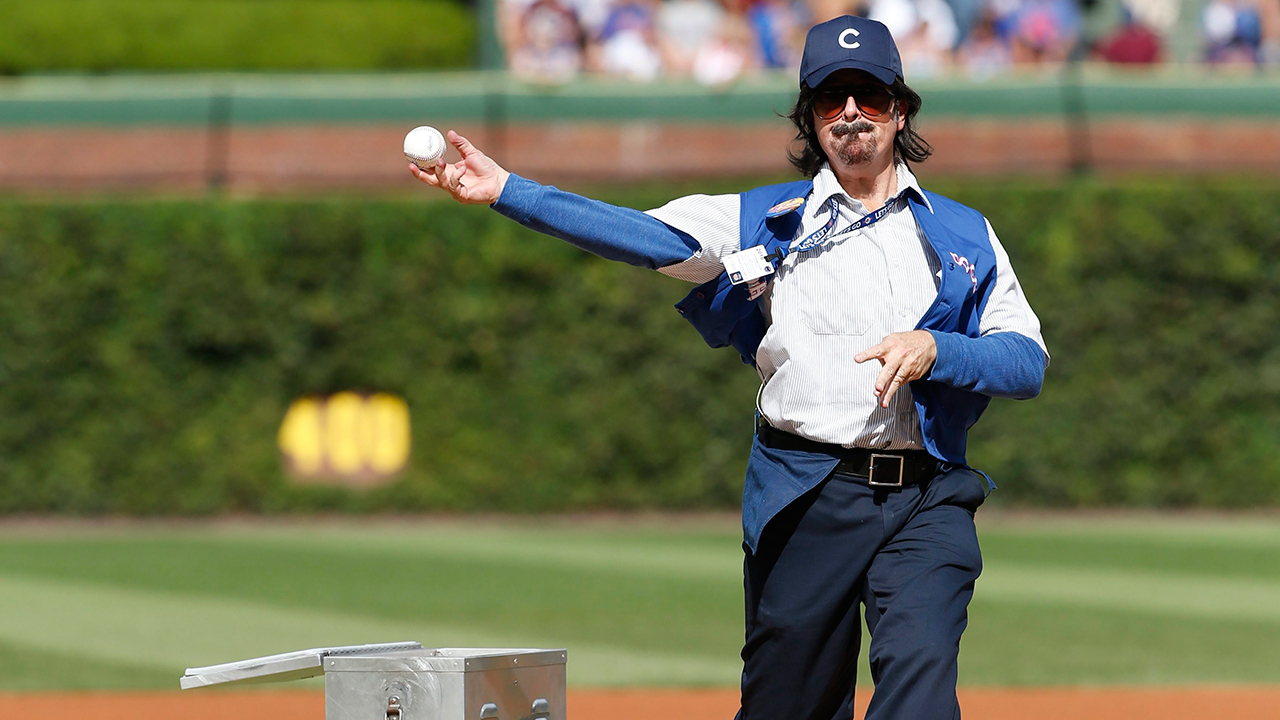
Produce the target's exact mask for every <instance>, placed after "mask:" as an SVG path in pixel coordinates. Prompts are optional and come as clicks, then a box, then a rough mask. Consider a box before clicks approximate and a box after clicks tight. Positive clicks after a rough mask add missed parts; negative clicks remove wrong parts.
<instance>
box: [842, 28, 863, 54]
mask: <svg viewBox="0 0 1280 720" xmlns="http://www.w3.org/2000/svg"><path fill="white" fill-rule="evenodd" d="M860 34H861V33H859V32H858V31H857V30H854V29H853V28H849V29H847V30H845V31H844V32H842V33H840V47H842V48H849V49H850V50H853V49H854V48H856V47H858V46H859V45H861V44H862V43H859V42H858V41H857V40H854V41H853V43H852V44H850V43H849V41H847V40H845V38H846V37H848V36H849V35H853V36H854V37H858V35H860Z"/></svg>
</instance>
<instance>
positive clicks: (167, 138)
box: [0, 69, 1280, 190]
mask: <svg viewBox="0 0 1280 720" xmlns="http://www.w3.org/2000/svg"><path fill="white" fill-rule="evenodd" d="M1174 70H1177V69H1174ZM918 89H919V90H920V92H921V94H922V96H923V97H924V98H925V109H924V110H923V111H922V114H921V128H922V131H923V132H924V133H925V135H926V137H927V138H928V139H929V140H930V141H931V142H932V143H933V144H934V145H935V147H936V149H937V151H938V152H937V154H936V156H935V158H934V159H933V160H931V161H930V164H929V166H928V170H929V172H930V173H932V174H934V175H940V176H975V175H976V176H992V175H1007V174H1017V175H1042V174H1051V175H1052V174H1064V173H1070V172H1077V171H1087V170H1097V171H1100V172H1104V173H1108V174H1110V173H1130V172H1149V173H1161V174H1163V173H1170V172H1172V173H1189V174H1201V173H1218V174H1225V173H1235V172H1244V173H1247V174H1252V175H1258V174H1274V173H1277V172H1280V77H1274V76H1271V77H1255V76H1247V77H1242V76H1227V77H1221V76H1204V75H1196V74H1194V73H1192V72H1191V71H1189V70H1187V71H1184V72H1173V71H1165V72H1163V73H1161V74H1143V75H1130V74H1116V73H1114V72H1104V71H1101V70H1097V69H1092V70H1090V69H1086V70H1083V71H1081V73H1080V74H1078V75H1076V74H1072V75H1039V76H1025V77H1014V78H1010V79H1002V80H1001V81H1000V82H999V83H994V82H993V83H989V84H988V83H972V82H957V81H951V80H935V81H925V82H921V83H919V84H918ZM793 99H794V81H793V79H792V78H790V77H786V76H769V77H765V78H761V79H754V80H750V81H744V82H742V83H739V84H737V85H734V86H732V87H730V88H721V89H708V88H705V87H702V86H698V85H693V84H682V83H662V84H654V85H642V86H637V85H622V84H617V83H608V82H604V81H599V80H595V81H583V82H579V83H574V84H573V85H570V86H564V87H534V86H528V85H523V84H519V83H516V82H515V81H513V80H511V79H510V78H508V77H506V76H504V75H500V74H485V73H460V74H434V75H382V74H379V75H340V76H314V75H299V76H234V75H233V76H184V77H172V76H170V77H103V78H87V77H67V78H25V79H15V80H9V81H5V82H3V83H0V187H6V188H11V189H30V188H37V189H39V188H46V189H91V190H101V189H108V190H132V189H151V190H154V189H169V190H171V189H188V190H192V189H199V188H202V187H207V186H227V187H231V188H237V189H252V190H289V189H313V188H330V189H331V188H394V187H404V186H405V183H406V179H407V174H406V173H405V168H404V162H403V161H402V159H401V158H400V155H399V152H398V151H399V148H400V144H401V138H402V137H403V133H404V132H405V131H406V130H407V129H408V128H410V127H412V126H414V125H418V124H434V125H438V126H441V127H453V128H457V129H460V130H462V131H463V132H465V133H467V134H468V135H469V136H470V137H471V138H472V139H473V140H474V141H475V142H476V143H477V145H480V146H481V147H482V148H485V149H486V150H487V151H489V152H490V153H491V154H493V155H494V156H495V157H497V158H499V159H500V160H501V161H502V162H504V164H505V165H507V166H508V167H509V168H510V169H512V170H514V171H515V172H519V173H523V174H527V175H531V176H533V177H537V178H540V179H546V180H550V181H556V182H561V181H566V180H568V181H573V180H598V179H628V180H634V179H644V178H654V179H661V178H669V177H672V176H680V177H701V176H714V175H744V174H775V173H783V172H786V171H787V170H788V166H787V163H786V160H785V148H786V147H787V144H788V142H789V141H790V140H791V137H792V132H791V130H790V127H789V124H788V123H787V122H786V121H785V120H784V119H782V118H781V117H780V116H779V115H780V114H781V113H785V112H786V111H787V109H788V107H789V104H790V102H791V101H792V100H793ZM744 149H745V150H744Z"/></svg>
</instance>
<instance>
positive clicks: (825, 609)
mask: <svg viewBox="0 0 1280 720" xmlns="http://www.w3.org/2000/svg"><path fill="white" fill-rule="evenodd" d="M984 497H985V485H984V484H983V482H982V480H981V476H979V475H978V474H976V473H974V472H973V471H971V470H966V469H963V468H954V469H950V468H949V466H948V470H947V471H944V472H940V473H939V474H938V475H937V476H935V477H934V478H933V479H932V480H931V481H929V482H927V483H924V484H922V485H917V486H913V487H908V488H904V489H902V490H895V491H888V490H883V489H875V488H871V487H868V486H867V485H866V484H864V483H862V482H859V481H858V480H857V479H855V478H850V477H847V476H842V475H838V474H836V475H832V476H831V477H829V478H827V479H826V480H824V481H823V482H822V484H820V485H819V486H818V487H816V488H814V489H813V490H812V491H810V492H809V493H808V494H806V495H804V496H803V497H801V498H800V499H798V500H796V501H795V502H793V503H792V504H791V505H789V506H788V507H787V508H786V509H784V510H783V511H782V512H781V513H779V514H778V515H777V516H776V517H775V518H774V519H773V520H771V521H770V522H769V525H768V526H767V527H766V528H765V530H764V534H763V535H762V536H761V539H760V543H759V547H758V549H757V551H756V552H755V553H754V554H752V553H748V554H747V558H746V562H745V582H744V585H745V589H746V621H747V637H746V644H745V645H744V646H743V649H742V660H743V672H742V709H741V710H740V711H739V713H738V720H850V719H851V718H853V716H854V710H853V694H854V683H855V680H856V677H857V676H856V665H857V661H858V651H859V646H860V641H861V634H862V630H861V623H860V622H859V618H858V612H859V608H860V607H865V608H866V621H867V629H868V630H869V631H870V633H871V649H870V655H871V657H870V663H871V677H872V679H873V680H874V682H875V692H874V693H873V695H872V697H871V705H870V707H869V708H868V710H867V716H866V717H867V720H891V719H892V720H953V718H959V717H960V705H959V703H958V702H957V700H956V660H957V656H958V655H959V652H960V634H961V633H963V632H964V628H965V625H966V623H967V621H968V611H967V608H968V605H969V600H970V598H972V597H973V585H974V581H975V580H977V578H978V574H979V573H980V572H982V554H981V552H980V551H979V549H978V537H977V533H976V531H975V529H974V524H973V514H974V511H975V510H976V509H977V508H978V506H979V505H981V504H982V501H983V499H984Z"/></svg>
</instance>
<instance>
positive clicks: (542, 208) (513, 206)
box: [492, 173, 701, 269]
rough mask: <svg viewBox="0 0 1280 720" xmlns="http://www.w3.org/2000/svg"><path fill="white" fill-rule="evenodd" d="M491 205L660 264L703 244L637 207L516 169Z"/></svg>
mask: <svg viewBox="0 0 1280 720" xmlns="http://www.w3.org/2000/svg"><path fill="white" fill-rule="evenodd" d="M492 207H493V209H494V210H497V211H498V212H499V213H501V214H502V215H504V216H506V217H509V218H511V219H512V220H515V221H516V222H518V223H520V224H521V225H524V226H525V227H527V228H529V229H531V230H537V231H538V232H540V233H546V234H547V235H550V236H552V237H557V238H560V239H561V240H564V241H566V242H568V243H571V244H573V245H576V246H577V247H579V248H581V249H583V250H586V251H587V252H589V253H594V254H596V255H599V256H600V257H602V258H605V259H608V260H617V261H619V262H624V263H627V264H628V265H635V266H638V267H647V268H650V269H657V268H660V267H666V266H668V265H674V264H676V263H679V262H684V261H685V260H688V259H689V258H690V257H692V256H693V254H694V253H695V252H697V251H698V250H700V249H701V246H700V245H699V244H698V241H697V240H695V239H693V237H692V236H690V235H688V234H686V233H683V232H680V231H679V230H676V229H675V228H672V227H670V226H669V225H666V224H665V223H663V222H662V221H660V220H658V219H656V218H652V217H650V216H648V215H645V214H644V213H642V212H640V211H639V210H632V209H630V208H621V207H618V206H616V205H610V204H608V203H604V202H600V201H599V200H591V199H589V198H585V197H582V196H581V195H575V194H573V193H570V192H565V191H563V190H558V189H556V188H555V187H552V186H550V185H539V184H538V183H536V182H534V181H532V180H528V179H526V178H522V177H520V176H519V175H516V174H514V173H512V175H511V176H510V177H508V178H507V184H506V186H505V187H503V189H502V195H500V196H499V197H498V201H497V202H495V203H494V204H493V206H492Z"/></svg>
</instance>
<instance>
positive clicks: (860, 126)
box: [831, 118, 876, 138]
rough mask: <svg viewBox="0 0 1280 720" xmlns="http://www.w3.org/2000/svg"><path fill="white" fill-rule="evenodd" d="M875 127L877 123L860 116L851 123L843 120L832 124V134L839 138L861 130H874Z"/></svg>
mask: <svg viewBox="0 0 1280 720" xmlns="http://www.w3.org/2000/svg"><path fill="white" fill-rule="evenodd" d="M875 129H876V126H875V125H872V124H871V123H869V122H867V121H866V120H863V119H861V118H859V119H857V120H855V121H854V122H851V123H847V122H842V123H837V124H836V125H833V126H831V134H832V135H833V136H835V137H837V138H843V137H844V136H846V135H853V134H855V133H860V132H874V131H875Z"/></svg>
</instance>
